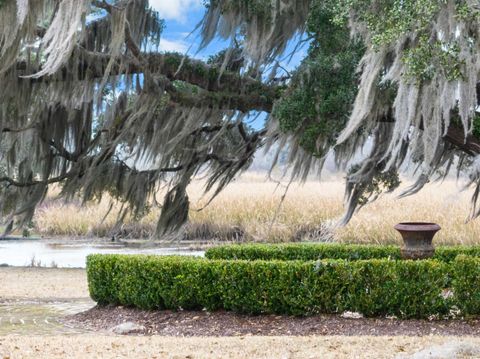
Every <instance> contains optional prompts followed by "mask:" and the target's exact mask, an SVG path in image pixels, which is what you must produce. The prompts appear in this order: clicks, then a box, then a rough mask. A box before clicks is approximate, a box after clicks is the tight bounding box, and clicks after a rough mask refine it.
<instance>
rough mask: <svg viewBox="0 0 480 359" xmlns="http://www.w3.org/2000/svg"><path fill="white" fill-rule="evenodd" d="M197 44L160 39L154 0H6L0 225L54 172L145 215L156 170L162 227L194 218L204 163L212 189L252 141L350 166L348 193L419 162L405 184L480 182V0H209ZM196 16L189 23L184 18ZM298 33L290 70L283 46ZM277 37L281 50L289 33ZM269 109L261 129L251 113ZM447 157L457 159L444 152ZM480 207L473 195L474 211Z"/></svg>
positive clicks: (352, 196) (42, 189)
mask: <svg viewBox="0 0 480 359" xmlns="http://www.w3.org/2000/svg"><path fill="white" fill-rule="evenodd" d="M205 6H206V12H205V16H204V19H203V20H202V22H201V23H200V24H199V26H198V28H197V31H198V33H199V34H200V37H201V47H205V46H207V45H208V44H209V43H210V42H211V41H212V40H213V39H215V38H217V37H221V38H224V39H227V40H230V41H231V43H232V46H231V48H229V49H226V50H225V51H223V52H221V53H220V54H218V55H217V56H214V57H212V58H211V59H210V60H209V61H208V62H202V61H200V60H195V59H192V58H189V57H186V56H183V55H181V54H174V53H161V52H159V51H158V43H159V40H160V37H161V33H162V30H163V28H164V23H163V21H162V20H161V19H160V18H159V16H158V14H157V13H156V12H155V11H153V10H151V9H150V8H149V5H148V1H147V0H118V1H113V0H112V1H106V0H35V1H34V0H0V84H1V86H0V129H1V135H0V148H1V158H0V162H1V163H2V172H3V173H2V175H1V178H0V181H1V188H0V197H1V198H0V206H1V210H2V213H3V215H4V216H5V217H6V218H9V221H10V225H9V229H10V228H11V227H12V226H13V225H14V224H16V225H22V224H23V223H25V222H27V221H29V220H30V219H31V218H32V215H33V213H34V210H35V207H36V206H37V205H38V204H39V203H40V202H41V201H42V199H43V198H44V196H45V194H46V192H47V189H48V187H49V185H51V184H53V183H58V184H59V185H60V186H61V189H62V195H63V196H64V197H65V198H67V199H68V198H71V197H73V196H78V195H81V196H82V197H83V199H84V201H89V200H92V199H99V198H100V197H101V196H102V194H103V193H105V192H108V193H110V194H111V195H112V197H113V198H114V199H116V200H118V201H120V202H122V203H124V204H125V206H124V211H122V214H121V215H120V218H119V219H120V220H121V219H122V218H123V216H125V215H126V214H127V213H129V212H130V211H131V213H133V214H134V215H142V214H143V213H144V212H145V210H146V209H147V208H148V206H149V204H151V203H152V199H154V198H155V194H156V193H157V191H158V188H159V187H161V186H166V188H167V194H166V196H165V198H164V199H163V201H162V212H161V216H160V218H159V222H158V233H159V234H162V233H164V231H165V230H174V229H178V228H179V226H181V225H182V224H183V223H184V222H185V221H186V219H187V215H188V207H189V206H188V204H189V201H188V196H187V194H186V188H187V186H188V184H189V182H190V180H191V178H192V177H193V176H195V175H197V174H198V173H200V172H201V173H204V174H205V175H206V176H207V177H206V178H207V185H206V190H213V191H214V192H213V193H214V195H215V194H217V193H218V192H219V191H221V190H222V189H223V188H224V187H225V186H226V185H228V183H229V182H230V181H231V180H232V179H233V178H234V177H235V176H236V175H237V174H238V173H240V172H241V171H243V170H245V169H246V168H248V166H249V164H250V163H251V160H252V158H253V155H254V154H255V152H256V151H257V150H258V149H259V148H261V147H263V146H265V145H266V146H271V145H272V144H273V143H279V144H280V146H279V148H284V147H285V146H286V145H288V149H289V151H290V154H289V156H288V160H289V163H290V164H291V168H292V175H293V177H294V178H305V177H306V176H307V175H308V173H309V172H311V171H312V169H316V170H319V169H321V166H322V163H323V160H324V158H325V156H326V155H327V153H329V152H330V151H333V152H334V154H335V158H336V161H337V163H338V164H339V166H341V167H346V166H347V164H349V163H351V159H352V158H353V157H354V155H355V154H356V153H357V152H358V151H359V149H361V148H364V147H365V144H366V142H367V141H371V143H372V145H371V146H370V147H371V150H370V151H371V152H370V154H369V155H368V156H367V158H366V160H364V161H362V163H361V164H359V165H354V166H351V167H349V168H348V176H347V194H348V209H347V213H346V215H345V218H344V222H347V221H348V220H349V219H350V217H351V216H352V214H353V212H354V210H355V208H356V206H357V205H358V204H360V205H363V204H365V203H366V202H368V201H369V200H371V199H374V198H375V197H376V196H377V195H378V194H379V193H380V192H381V191H382V190H392V189H394V188H396V187H397V186H398V184H399V180H398V175H397V174H398V172H399V171H400V170H402V169H403V168H405V167H407V166H414V167H416V168H417V169H418V171H417V173H418V175H417V181H416V182H415V184H414V185H413V186H412V187H411V188H410V189H409V190H407V192H406V193H405V194H413V193H416V192H417V191H419V190H420V189H421V188H422V187H423V186H424V185H425V184H426V183H427V182H428V181H429V180H430V179H432V178H433V177H435V176H436V175H438V174H439V173H441V174H446V173H448V172H449V171H450V169H451V168H453V167H456V168H457V169H462V170H466V171H468V172H469V174H470V178H471V184H472V185H474V186H476V188H475V191H474V195H473V203H474V204H475V203H476V201H477V197H478V193H479V188H480V187H479V185H480V163H479V160H477V158H476V155H477V154H478V153H480V142H479V141H478V140H477V137H478V136H479V135H480V117H479V115H478V112H477V111H478V108H479V99H480V93H479V92H480V86H479V83H480V5H479V2H478V0H412V1H404V0H210V1H205ZM192 30H193V29H192ZM301 44H304V45H305V46H308V51H307V54H306V56H305V58H304V59H303V60H302V62H301V64H300V65H299V66H298V68H297V69H296V70H295V71H294V72H293V73H288V72H286V71H285V70H283V68H282V66H281V65H280V63H279V61H280V60H279V59H280V58H282V57H284V56H285V53H286V52H288V51H292V49H293V51H295V50H296V47H295V45H301ZM287 50H288V51H287ZM258 113H266V114H268V120H267V121H266V126H265V128H264V129H261V130H253V129H251V128H249V127H248V126H247V125H246V123H245V121H246V120H247V119H248V118H250V117H251V116H252V115H254V114H258ZM453 165H454V166H453ZM476 215H478V211H477V210H476V208H475V206H473V210H472V216H476Z"/></svg>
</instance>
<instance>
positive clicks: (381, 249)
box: [205, 243, 480, 262]
mask: <svg viewBox="0 0 480 359" xmlns="http://www.w3.org/2000/svg"><path fill="white" fill-rule="evenodd" d="M462 254H463V255H468V256H475V257H480V246H455V247H454V246H450V247H437V248H436V250H435V256H434V259H438V260H440V261H446V262H451V261H453V260H454V259H455V258H456V257H457V256H458V255H462ZM205 257H207V258H209V259H244V260H259V259H261V260H273V259H277V260H303V261H309V260H317V259H324V258H331V259H346V260H360V259H381V258H388V259H400V248H399V247H398V246H380V245H360V244H323V243H322V244H317V243H289V244H239V245H225V246H219V247H214V248H210V249H208V250H207V251H206V253H205Z"/></svg>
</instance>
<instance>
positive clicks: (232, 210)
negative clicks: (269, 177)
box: [35, 175, 480, 244]
mask: <svg viewBox="0 0 480 359" xmlns="http://www.w3.org/2000/svg"><path fill="white" fill-rule="evenodd" d="M285 185H286V183H282V186H277V184H276V183H274V182H271V181H264V180H263V179H262V177H259V176H252V175H250V176H245V177H243V178H241V179H239V180H237V181H236V182H234V183H232V184H231V185H230V186H229V187H227V188H226V189H225V191H224V192H222V193H221V194H220V195H219V197H217V198H216V199H215V200H214V201H213V202H212V203H211V204H210V205H209V206H207V207H206V208H204V209H202V210H200V209H201V208H202V206H203V205H204V204H205V203H206V201H207V199H208V198H205V197H203V196H202V193H203V183H202V182H201V181H195V182H194V183H193V184H192V185H191V187H190V189H189V194H190V198H191V199H192V205H191V211H190V220H189V224H188V226H187V228H186V238H189V239H195V238H201V239H219V240H222V239H227V240H235V239H239V240H247V241H267V242H286V241H292V240H302V239H303V240H334V241H338V242H356V243H383V244H385V243H399V241H400V237H399V235H398V234H397V233H396V232H395V230H394V229H393V226H394V225H395V224H396V223H398V222H402V221H433V222H436V223H439V224H440V226H441V227H442V230H441V231H440V232H439V233H438V234H437V236H436V238H435V242H436V243H437V244H440V243H442V244H480V219H479V220H474V221H471V222H468V223H465V219H466V218H467V215H468V213H469V208H470V202H469V201H470V195H471V193H470V192H469V191H467V192H460V186H459V185H457V184H456V183H455V182H454V181H447V182H444V183H442V184H430V185H428V186H427V187H426V188H425V189H424V190H423V191H421V192H420V193H419V194H417V195H415V196H412V197H407V198H403V199H397V198H396V197H397V195H398V193H399V192H398V191H397V192H395V193H394V194H388V195H384V196H382V197H381V198H380V199H379V200H377V201H376V202H374V203H372V204H369V205H368V206H366V207H364V208H363V209H362V210H361V211H359V212H358V213H357V214H356V215H355V216H354V218H353V219H352V221H351V222H350V223H349V224H348V225H347V226H346V227H343V228H336V229H335V228H334V226H333V224H334V223H335V222H336V220H337V219H338V218H339V217H340V216H341V215H342V213H343V207H342V203H343V193H344V183H343V181H342V180H341V179H339V180H338V181H332V180H330V181H328V182H323V183H321V182H316V181H308V182H306V183H305V184H303V185H301V184H298V183H293V184H292V185H291V186H290V189H289V191H288V193H287V195H286V198H285V200H284V202H283V204H282V206H281V207H280V208H279V203H280V200H281V197H282V195H283V193H284V186H285ZM108 206H109V201H108V200H103V201H102V202H101V203H99V204H97V203H95V204H89V205H87V206H85V207H79V206H78V205H75V204H63V203H61V202H58V201H52V200H49V201H48V203H46V204H45V205H43V206H42V208H40V209H39V210H38V212H37V215H36V217H35V226H36V231H38V232H39V233H40V234H42V235H48V236H52V235H55V236H107V235H110V234H111V233H112V232H113V228H114V225H115V222H116V215H115V211H112V213H111V214H110V215H109V216H107V218H106V219H105V220H104V221H103V222H102V219H103V217H104V216H105V213H106V212H107V210H108ZM277 210H278V211H277ZM158 213H159V211H158V209H154V210H152V211H151V212H150V213H149V214H148V215H147V216H145V217H144V218H142V219H141V220H139V221H135V220H134V219H132V218H129V219H127V220H126V222H125V224H124V225H122V227H121V228H116V229H115V231H117V232H118V231H119V232H120V233H123V234H124V235H127V234H129V235H130V236H133V237H147V236H149V235H150V234H151V233H152V232H154V230H155V225H156V219H157V218H158Z"/></svg>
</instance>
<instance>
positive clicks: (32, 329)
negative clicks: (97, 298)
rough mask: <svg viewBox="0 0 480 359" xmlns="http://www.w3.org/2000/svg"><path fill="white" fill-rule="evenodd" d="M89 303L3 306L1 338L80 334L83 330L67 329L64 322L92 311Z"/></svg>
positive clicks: (29, 302) (82, 300) (13, 304)
mask: <svg viewBox="0 0 480 359" xmlns="http://www.w3.org/2000/svg"><path fill="white" fill-rule="evenodd" d="M94 305H95V303H94V302H93V301H91V300H89V299H78V300H70V301H65V302H61V301H52V302H35V301H24V302H4V303H0V335H53V334H80V333H84V332H86V330H84V329H80V328H75V327H71V326H67V325H65V324H64V323H63V322H62V319H63V318H64V317H66V316H68V315H72V314H77V313H80V312H83V311H85V310H88V309H90V308H92V307H93V306H94Z"/></svg>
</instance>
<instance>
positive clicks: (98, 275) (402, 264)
mask: <svg viewBox="0 0 480 359" xmlns="http://www.w3.org/2000/svg"><path fill="white" fill-rule="evenodd" d="M478 263H479V262H478V261H477V260H476V259H475V260H472V259H471V258H466V257H460V259H458V260H455V261H453V262H452V263H447V262H442V261H438V260H423V261H393V260H388V259H371V260H358V261H345V260H322V261H275V260H274V261H262V260H257V261H242V260H233V261H230V260H207V259H202V258H193V257H169V256H145V255H98V254H96V255H90V256H88V258H87V275H88V285H89V290H90V295H91V297H92V298H93V299H94V300H95V301H97V302H98V303H100V304H116V305H125V306H136V307H139V308H143V309H179V308H183V309H202V308H206V309H208V310H216V309H225V310H232V311H236V312H242V313H250V314H258V313H279V314H293V315H311V314H316V313H341V312H344V311H347V310H348V311H355V312H360V313H363V314H364V315H366V316H383V315H396V316H398V317H402V318H427V317H429V316H431V315H441V316H443V315H448V313H449V312H450V309H451V308H452V306H453V305H457V299H456V298H457V297H456V296H454V297H451V298H445V297H444V296H442V295H441V294H442V292H443V291H444V290H445V289H447V288H451V287H452V285H453V286H454V288H453V291H454V292H455V293H461V294H460V295H461V296H466V294H465V293H468V298H469V299H468V301H466V302H465V305H464V306H463V307H462V309H464V310H465V311H466V313H476V311H478V310H479V309H478V308H480V306H479V305H478V302H480V293H479V292H478V291H479V290H480V286H479V285H478V284H480V270H479V269H478V268H479V266H478ZM465 270H466V271H468V272H464V271H465ZM459 298H460V297H459ZM461 298H463V297H461Z"/></svg>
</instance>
